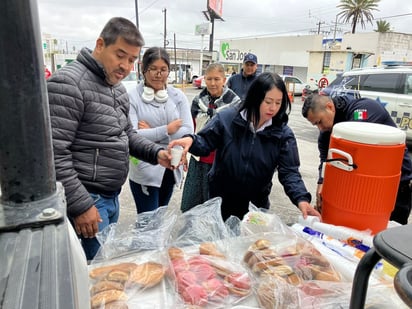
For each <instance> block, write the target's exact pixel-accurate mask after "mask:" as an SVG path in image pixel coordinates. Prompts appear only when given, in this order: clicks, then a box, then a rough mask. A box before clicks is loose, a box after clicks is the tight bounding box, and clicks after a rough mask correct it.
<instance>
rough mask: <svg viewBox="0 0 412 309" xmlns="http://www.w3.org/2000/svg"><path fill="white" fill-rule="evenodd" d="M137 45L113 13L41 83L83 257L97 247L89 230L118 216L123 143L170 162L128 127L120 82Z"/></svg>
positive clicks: (130, 27)
mask: <svg viewBox="0 0 412 309" xmlns="http://www.w3.org/2000/svg"><path fill="white" fill-rule="evenodd" d="M143 44H144V40H143V37H142V36H141V34H140V32H139V30H138V29H137V28H136V26H135V25H134V24H133V23H132V22H130V21H129V20H127V19H124V18H120V17H116V18H112V19H110V20H109V22H108V23H107V24H106V25H105V27H104V28H103V30H102V32H101V34H100V36H99V38H98V39H97V40H96V46H95V49H94V50H93V51H91V50H89V49H87V48H83V49H82V50H81V52H80V53H79V55H78V57H77V59H76V61H73V62H72V63H70V64H68V65H66V66H64V67H63V68H61V69H60V70H58V71H56V72H55V73H54V74H53V75H52V76H51V77H50V79H49V80H48V83H47V87H48V94H49V103H50V116H51V125H52V136H53V151H54V161H55V169H56V178H57V180H58V181H60V182H62V183H63V186H64V189H65V194H66V200H67V214H68V217H69V219H70V220H71V222H72V223H73V225H74V227H75V230H76V232H77V233H78V234H79V235H80V236H81V239H82V245H83V248H84V251H85V253H86V258H87V260H91V259H93V257H94V256H95V254H96V253H97V251H98V249H99V243H98V241H97V239H96V237H95V235H96V233H97V232H98V231H101V230H102V229H103V228H105V227H106V226H107V225H109V224H111V223H114V222H117V220H118V217H119V201H118V195H119V193H120V189H121V187H122V185H123V183H124V182H125V180H126V178H127V174H128V166H129V149H130V154H131V155H133V156H135V157H137V158H140V159H142V160H144V161H147V162H150V163H153V164H158V163H160V164H162V165H163V166H165V167H170V165H169V164H170V160H169V159H170V155H169V154H168V152H167V151H165V150H163V149H162V148H161V147H160V146H157V145H156V144H154V143H152V142H150V141H149V140H147V139H145V138H143V137H141V136H139V135H137V133H136V132H135V131H134V130H133V126H132V124H131V123H130V120H129V100H128V95H127V92H126V89H125V87H124V86H123V85H122V84H121V83H120V82H121V80H122V79H123V78H125V77H126V76H127V75H128V74H129V73H130V71H131V70H132V69H133V66H134V63H135V61H136V60H137V58H138V56H139V53H140V49H141V47H142V46H143Z"/></svg>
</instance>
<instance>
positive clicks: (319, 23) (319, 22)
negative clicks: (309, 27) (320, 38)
mask: <svg viewBox="0 0 412 309" xmlns="http://www.w3.org/2000/svg"><path fill="white" fill-rule="evenodd" d="M324 23H325V22H324V21H322V22H321V21H318V23H317V25H318V34H320V25H322V24H324Z"/></svg>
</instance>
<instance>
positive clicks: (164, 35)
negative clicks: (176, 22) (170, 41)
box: [162, 8, 167, 49]
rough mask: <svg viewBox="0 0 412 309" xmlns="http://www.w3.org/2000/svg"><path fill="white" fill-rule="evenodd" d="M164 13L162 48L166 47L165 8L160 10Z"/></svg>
mask: <svg viewBox="0 0 412 309" xmlns="http://www.w3.org/2000/svg"><path fill="white" fill-rule="evenodd" d="M162 12H163V14H164V25H163V26H164V28H163V48H164V49H166V41H167V40H166V8H164V9H163V10H162Z"/></svg>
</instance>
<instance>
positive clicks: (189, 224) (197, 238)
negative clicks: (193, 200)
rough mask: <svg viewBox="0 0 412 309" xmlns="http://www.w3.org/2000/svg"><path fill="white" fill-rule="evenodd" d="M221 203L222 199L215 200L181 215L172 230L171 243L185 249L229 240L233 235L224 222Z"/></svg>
mask: <svg viewBox="0 0 412 309" xmlns="http://www.w3.org/2000/svg"><path fill="white" fill-rule="evenodd" d="M221 203H222V199H221V198H220V197H217V198H213V199H210V200H208V201H206V202H205V203H203V204H200V205H197V206H196V207H193V208H191V209H190V210H188V211H186V212H184V213H183V214H181V215H180V216H179V217H178V219H177V221H176V223H175V225H174V227H173V229H172V232H171V243H172V244H173V245H174V246H176V247H185V246H191V245H198V244H200V243H202V242H207V241H212V242H213V241H217V240H219V239H225V238H229V237H230V236H231V235H232V234H231V233H230V231H229V230H228V228H227V227H226V225H225V222H223V219H222V215H221V211H220V205H221Z"/></svg>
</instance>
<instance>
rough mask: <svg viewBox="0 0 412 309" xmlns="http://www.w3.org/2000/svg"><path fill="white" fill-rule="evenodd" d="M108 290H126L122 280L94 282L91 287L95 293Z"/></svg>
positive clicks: (92, 292) (92, 293)
mask: <svg viewBox="0 0 412 309" xmlns="http://www.w3.org/2000/svg"><path fill="white" fill-rule="evenodd" d="M107 290H119V291H123V290H124V285H123V284H122V283H120V282H114V281H107V280H102V281H99V282H97V283H96V284H94V285H93V286H92V287H91V289H90V294H91V295H94V294H97V293H100V292H103V291H107Z"/></svg>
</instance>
